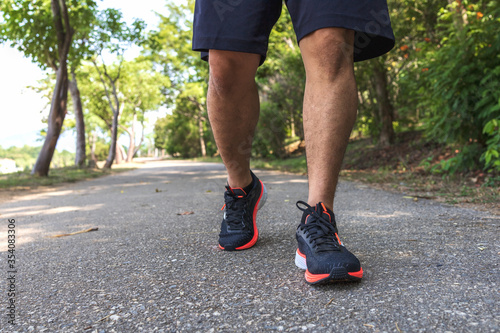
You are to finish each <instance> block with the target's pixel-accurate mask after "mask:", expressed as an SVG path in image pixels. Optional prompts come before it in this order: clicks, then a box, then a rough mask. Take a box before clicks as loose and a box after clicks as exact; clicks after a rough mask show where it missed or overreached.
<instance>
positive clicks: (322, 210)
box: [302, 202, 333, 223]
mask: <svg viewBox="0 0 500 333" xmlns="http://www.w3.org/2000/svg"><path fill="white" fill-rule="evenodd" d="M314 210H315V211H316V213H318V215H319V216H321V217H322V218H324V219H325V220H327V221H329V222H330V223H332V216H333V212H332V211H331V210H329V209H328V208H326V207H325V206H324V205H323V204H322V203H321V202H320V203H319V204H317V205H316V207H315V209H314ZM310 215H311V214H310V213H309V212H307V211H306V212H304V213H303V214H302V223H307V222H308V220H310V219H311V218H313V217H312V216H310Z"/></svg>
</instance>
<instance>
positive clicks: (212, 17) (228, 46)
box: [193, 0, 394, 63]
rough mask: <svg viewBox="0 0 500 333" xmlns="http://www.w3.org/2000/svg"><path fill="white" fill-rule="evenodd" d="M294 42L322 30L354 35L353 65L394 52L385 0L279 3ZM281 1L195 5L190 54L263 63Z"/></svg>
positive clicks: (209, 0) (200, 1)
mask: <svg viewBox="0 0 500 333" xmlns="http://www.w3.org/2000/svg"><path fill="white" fill-rule="evenodd" d="M285 3H286V5H287V7H288V11H289V12H290V16H291V18H292V22H293V27H294V29H295V34H296V36H297V40H298V41H300V40H301V39H302V38H303V37H304V36H306V35H307V34H309V33H311V32H313V31H315V30H318V29H321V28H328V27H338V28H346V29H350V30H354V31H355V39H354V61H361V60H366V59H370V58H374V57H377V56H380V55H382V54H384V53H386V52H388V51H389V50H390V49H392V48H393V47H394V34H393V32H392V28H391V22H390V19H389V12H388V9H387V2H386V0H285ZM281 5H282V0H215V1H214V0H196V5H195V11H194V25H193V50H194V51H200V52H201V57H202V58H203V59H204V60H208V50H210V49H212V50H226V51H238V52H247V53H256V54H260V55H261V56H262V58H261V59H262V60H261V63H262V62H264V60H265V57H266V53H267V44H268V40H269V34H270V33H271V30H272V28H273V26H274V24H275V23H276V21H278V18H279V16H280V14H281Z"/></svg>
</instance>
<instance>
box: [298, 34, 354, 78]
mask: <svg viewBox="0 0 500 333" xmlns="http://www.w3.org/2000/svg"><path fill="white" fill-rule="evenodd" d="M353 44H354V31H352V30H347V29H341V28H324V29H319V30H316V31H314V32H313V33H311V34H309V35H307V36H305V37H304V38H303V39H302V40H301V41H300V47H301V50H302V54H303V58H304V65H305V66H306V71H307V70H308V71H309V72H313V73H315V74H317V75H320V76H322V77H325V78H327V79H335V78H336V77H338V76H339V75H341V74H342V73H344V72H346V71H348V72H352V70H353V50H354V48H353Z"/></svg>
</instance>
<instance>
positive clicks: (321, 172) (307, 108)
mask: <svg viewBox="0 0 500 333" xmlns="http://www.w3.org/2000/svg"><path fill="white" fill-rule="evenodd" d="M353 43H354V31H351V30H346V29H341V28H325V29H320V30H317V31H315V32H313V33H311V34H309V35H307V36H306V37H304V38H303V39H302V40H301V41H300V44H299V45H300V50H301V52H302V58H303V60H304V66H305V69H306V89H305V94H304V113H303V115H304V133H305V141H306V155H307V168H308V175H309V199H308V202H309V204H310V205H312V206H313V205H315V204H317V203H318V202H323V203H324V204H325V205H326V207H327V208H329V209H333V201H334V196H335V189H336V186H337V181H338V176H339V172H340V168H341V165H342V160H343V157H344V153H345V149H346V147H347V143H348V140H349V136H350V134H351V130H352V127H353V125H354V121H355V119H356V112H357V103H358V100H357V92H356V82H355V78H354V67H353V58H352V45H353Z"/></svg>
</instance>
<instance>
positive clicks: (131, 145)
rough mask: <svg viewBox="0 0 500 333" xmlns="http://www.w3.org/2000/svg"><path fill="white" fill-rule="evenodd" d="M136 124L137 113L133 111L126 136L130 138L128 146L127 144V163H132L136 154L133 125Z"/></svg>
mask: <svg viewBox="0 0 500 333" xmlns="http://www.w3.org/2000/svg"><path fill="white" fill-rule="evenodd" d="M136 122H137V113H136V112H135V111H134V118H133V119H132V126H131V128H130V130H128V131H127V132H128V136H129V138H130V140H129V144H128V154H127V163H130V162H132V159H133V158H134V155H135V153H136V151H135V123H136Z"/></svg>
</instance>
